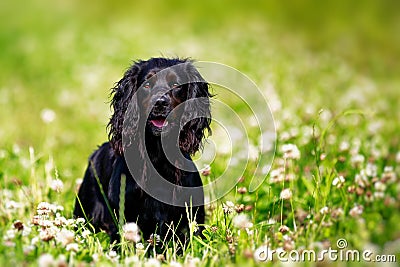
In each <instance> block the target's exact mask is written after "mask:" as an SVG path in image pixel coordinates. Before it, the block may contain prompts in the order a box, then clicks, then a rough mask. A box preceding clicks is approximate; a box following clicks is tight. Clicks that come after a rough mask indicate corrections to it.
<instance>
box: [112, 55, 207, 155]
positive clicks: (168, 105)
mask: <svg viewBox="0 0 400 267" xmlns="http://www.w3.org/2000/svg"><path fill="white" fill-rule="evenodd" d="M208 89H209V85H208V83H207V82H206V81H205V80H204V79H203V78H202V77H201V75H200V74H199V72H198V71H197V70H196V68H195V67H194V65H193V62H192V61H190V60H188V59H167V58H151V59H149V60H147V61H137V62H135V63H134V64H133V65H132V66H131V67H130V68H129V69H128V70H127V71H126V73H125V75H124V77H123V78H122V79H121V80H120V81H119V82H118V83H117V84H116V86H115V87H114V88H113V91H112V93H113V97H112V101H111V106H112V108H113V110H114V113H113V115H112V116H111V119H110V122H109V124H108V126H109V138H110V142H111V144H112V146H113V148H114V151H115V152H116V153H117V154H119V155H121V154H122V153H123V146H124V145H125V146H126V145H130V144H131V143H134V142H135V141H138V140H140V139H142V138H143V136H141V133H143V132H145V133H146V135H149V136H154V137H155V138H158V137H160V136H161V134H162V133H165V134H168V133H169V132H171V131H173V130H174V129H175V130H176V129H178V130H179V131H180V133H179V147H180V149H181V150H182V151H184V152H187V153H189V154H193V153H195V152H196V151H197V150H198V149H199V148H200V146H201V142H202V139H203V137H204V134H205V130H207V131H208V132H210V122H211V116H210V102H209V97H210V96H211V95H210V93H209V90H208ZM122 137H124V139H125V140H129V142H128V143H124V144H123V142H122Z"/></svg>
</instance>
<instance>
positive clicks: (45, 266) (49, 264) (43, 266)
mask: <svg viewBox="0 0 400 267" xmlns="http://www.w3.org/2000/svg"><path fill="white" fill-rule="evenodd" d="M38 265H39V266H40V267H53V266H56V261H55V259H54V257H53V256H52V255H50V254H48V253H45V254H42V255H40V257H39V258H38Z"/></svg>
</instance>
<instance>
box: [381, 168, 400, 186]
mask: <svg viewBox="0 0 400 267" xmlns="http://www.w3.org/2000/svg"><path fill="white" fill-rule="evenodd" d="M396 180H397V177H396V173H395V172H394V169H393V167H392V166H385V168H384V170H383V174H382V181H385V182H387V183H394V182H396Z"/></svg>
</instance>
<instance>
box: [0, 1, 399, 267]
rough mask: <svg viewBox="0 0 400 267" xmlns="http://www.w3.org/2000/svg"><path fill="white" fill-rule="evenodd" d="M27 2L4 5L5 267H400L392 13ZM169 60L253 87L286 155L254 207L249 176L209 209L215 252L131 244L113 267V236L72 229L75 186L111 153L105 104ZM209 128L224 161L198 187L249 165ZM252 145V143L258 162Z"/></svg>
mask: <svg viewBox="0 0 400 267" xmlns="http://www.w3.org/2000/svg"><path fill="white" fill-rule="evenodd" d="M3 2H4V1H3ZM18 2H19V1H6V2H4V3H1V4H0V15H1V17H2V19H3V21H4V22H3V23H2V24H1V25H0V51H1V52H0V60H1V62H2V64H1V66H0V71H1V75H0V106H1V108H0V124H1V125H2V126H1V127H0V140H1V144H2V145H1V148H0V199H1V201H0V236H1V237H2V239H1V243H0V255H1V256H0V264H1V265H6V264H7V265H9V264H14V265H16V266H31V265H33V266H35V265H36V266H37V265H43V266H44V265H45V264H48V265H47V266H51V264H53V266H54V265H55V264H58V265H60V266H66V265H71V266H74V265H76V266H81V265H83V266H85V265H110V266H114V265H115V264H116V263H118V264H120V265H133V266H136V265H140V264H142V265H144V266H158V265H173V266H180V265H182V266H220V265H227V266H254V265H265V266H275V265H277V266H279V265H281V263H280V262H279V261H278V260H277V258H276V255H277V254H275V256H274V257H275V261H274V262H270V261H267V262H266V263H262V262H258V261H256V260H255V259H254V255H255V254H258V255H261V256H262V257H264V256H265V255H267V254H265V253H267V252H270V253H271V252H272V251H274V253H278V252H279V251H282V250H284V251H291V250H296V251H302V250H304V249H313V250H314V251H317V252H318V251H321V250H323V249H327V248H332V249H337V245H338V244H337V242H338V240H339V239H345V240H346V241H347V248H348V249H350V250H359V251H363V250H365V249H370V250H371V251H373V253H374V255H395V256H396V257H397V261H398V259H399V257H400V227H399V226H398V225H399V224H398V222H399V221H400V212H399V208H400V187H399V175H400V145H399V144H400V139H399V136H398V133H399V131H400V125H399V120H400V110H399V109H398V99H400V93H399V90H398V88H399V85H400V79H399V78H398V74H397V73H398V70H399V69H400V68H399V67H400V66H399V63H398V60H397V57H396V56H397V55H398V54H399V52H400V51H399V47H400V40H399V34H398V30H399V27H400V20H399V17H398V16H397V13H396V12H397V10H398V4H397V3H394V2H391V1H381V2H373V1H365V2H363V3H362V5H361V4H359V5H356V4H352V3H347V2H346V1H335V2H333V3H326V4H325V3H324V4H321V3H319V2H318V1H305V2H304V3H302V4H301V3H300V2H299V1H293V2H292V3H291V4H280V3H278V2H276V3H272V2H266V3H263V2H258V1H247V2H246V4H240V3H233V2H230V1H229V3H228V1H219V2H218V3H214V2H212V1H203V2H201V3H200V2H199V3H193V4H191V5H189V4H185V3H183V2H182V1H177V0H176V1H168V2H167V1H148V2H146V3H139V2H138V3H131V2H128V1H126V2H125V3H123V4H122V3H116V2H112V3H111V2H110V3H108V2H103V3H98V2H97V1H85V3H80V2H79V1H68V2H61V1H58V2H57V1H27V2H24V3H18ZM160 54H163V55H166V56H175V55H179V56H182V57H186V56H190V57H193V58H194V59H198V60H206V61H215V62H220V63H223V64H227V65H229V66H232V67H234V68H236V69H238V70H239V71H241V72H243V73H244V74H246V75H248V76H249V77H250V78H251V79H252V80H253V81H254V82H255V83H256V84H257V85H258V87H259V88H260V90H261V91H263V93H265V95H266V96H267V98H268V101H269V104H270V107H271V110H272V112H273V115H274V119H275V124H276V128H277V140H276V144H275V145H276V148H277V151H276V155H275V159H274V162H273V165H272V171H271V172H270V173H269V174H268V175H266V177H265V181H264V182H263V183H262V185H261V186H260V187H259V188H258V189H257V190H256V191H255V192H250V191H249V183H250V180H251V178H252V173H253V170H254V161H251V162H250V163H249V165H248V167H247V169H246V170H245V172H244V173H243V179H242V180H241V181H240V182H239V183H238V184H237V185H236V186H235V188H234V189H233V190H232V191H231V192H230V193H229V194H227V195H226V196H225V197H224V198H222V199H220V200H218V201H217V202H214V203H212V204H210V205H209V206H208V207H207V220H206V225H205V229H206V230H205V233H204V234H205V236H206V238H205V239H202V240H201V239H198V238H197V237H196V236H191V239H190V242H188V243H187V244H186V245H185V251H184V252H183V255H179V254H177V253H175V251H174V244H170V246H169V247H168V249H167V250H166V251H164V253H161V254H160V253H159V252H157V250H156V249H155V247H154V246H152V243H154V242H148V241H147V240H140V241H138V242H137V243H135V242H129V241H128V240H123V242H124V243H123V249H122V251H121V253H120V254H115V253H114V252H113V251H112V246H110V244H109V240H108V237H107V236H106V235H105V234H104V233H99V234H93V233H92V232H91V231H90V230H91V227H90V225H89V224H86V223H85V222H82V221H75V220H72V219H71V217H72V209H73V204H74V199H75V193H76V188H77V182H79V179H80V178H81V177H82V176H83V171H84V169H85V168H86V162H87V158H88V156H89V154H90V153H91V152H92V151H93V150H94V149H95V148H96V146H97V145H99V144H101V143H102V142H104V141H105V140H106V139H107V133H106V130H105V125H106V124H107V121H108V118H109V115H110V109H109V108H108V103H107V102H108V101H109V95H108V94H109V88H111V87H112V86H113V84H114V83H115V82H116V81H118V80H119V78H120V77H121V75H122V73H123V72H124V70H125V69H126V68H127V67H128V66H129V64H130V63H131V60H134V59H137V58H143V59H145V58H148V57H151V56H159V55H160ZM214 90H215V91H216V92H215V93H217V97H216V99H219V100H221V101H223V102H224V101H226V102H229V101H232V99H224V98H223V97H224V95H223V94H220V95H219V96H218V90H219V89H218V87H215V88H214ZM218 97H220V98H218ZM249 104H250V106H251V105H252V103H249ZM232 105H233V106H234V107H235V110H236V112H238V113H240V112H246V107H245V106H244V105H243V104H241V103H232ZM213 115H214V117H215V118H224V126H225V127H228V128H230V129H236V128H237V127H238V126H237V124H235V122H234V121H233V120H232V121H230V120H229V116H226V114H215V113H214V114H213ZM226 118H228V119H226ZM244 123H245V124H247V123H248V125H246V127H247V128H248V129H252V128H251V127H252V126H251V122H247V121H245V120H244ZM213 128H214V135H213V136H212V137H211V138H212V140H213V142H214V143H215V144H216V156H215V158H214V160H213V161H212V163H211V169H210V174H209V175H208V176H203V178H204V179H203V181H204V182H205V183H207V182H208V181H209V180H213V179H215V178H217V177H219V176H220V175H221V174H222V173H223V172H224V170H225V169H226V166H227V162H228V161H229V159H231V160H232V159H233V160H237V161H238V162H240V158H238V157H239V155H240V153H239V152H240V151H234V153H233V154H232V155H233V156H232V158H230V156H229V154H226V153H225V150H224V149H223V147H222V146H223V144H225V143H226V142H225V141H226V137H225V136H224V134H223V131H222V130H221V129H219V128H218V125H213ZM235 138H238V139H235V141H236V142H237V143H242V142H244V141H247V140H245V139H244V138H245V137H243V136H240V135H239V136H238V137H235ZM258 139H259V136H258V135H257V134H255V132H252V131H250V132H249V140H250V143H251V144H252V145H254V146H255V147H256V145H257V140H258ZM206 148H207V147H206ZM297 149H298V153H297ZM199 167H202V162H199ZM231 173H232V177H233V178H232V179H236V178H238V176H239V174H240V173H235V169H234V168H232V170H231ZM259 178H264V177H259ZM206 197H207V196H206ZM42 202H46V203H48V204H43V203H42ZM40 203H42V204H40ZM38 206H39V209H38ZM189 216H190V215H189ZM121 224H122V223H121ZM192 226H193V227H192V230H193V229H194V228H195V226H196V225H195V223H194V222H193V225H192ZM136 241H137V240H136ZM162 241H163V240H160V241H159V242H162ZM172 243H173V242H172ZM339 245H340V244H339ZM156 247H157V246H156ZM267 248H268V250H267ZM343 251H344V250H343ZM260 252H265V253H264V254H263V253H261V254H260ZM146 255H147V256H146ZM148 255H150V256H148ZM56 261H57V263H55V262H56ZM324 264H327V265H328V264H336V265H337V266H341V265H354V266H358V265H365V264H366V263H365V262H350V263H346V262H344V261H337V262H325V263H324ZM299 265H306V266H307V265H309V266H313V265H316V264H315V263H313V262H308V263H304V262H302V263H299Z"/></svg>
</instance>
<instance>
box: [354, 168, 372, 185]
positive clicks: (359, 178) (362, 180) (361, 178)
mask: <svg viewBox="0 0 400 267" xmlns="http://www.w3.org/2000/svg"><path fill="white" fill-rule="evenodd" d="M354 181H355V182H356V184H357V185H359V186H361V187H363V188H364V187H366V186H367V185H368V184H369V181H368V178H367V176H366V175H365V173H364V171H363V170H361V172H360V174H356V176H355V178H354Z"/></svg>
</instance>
